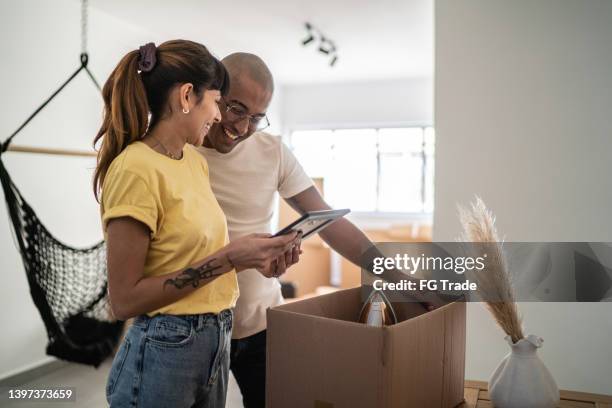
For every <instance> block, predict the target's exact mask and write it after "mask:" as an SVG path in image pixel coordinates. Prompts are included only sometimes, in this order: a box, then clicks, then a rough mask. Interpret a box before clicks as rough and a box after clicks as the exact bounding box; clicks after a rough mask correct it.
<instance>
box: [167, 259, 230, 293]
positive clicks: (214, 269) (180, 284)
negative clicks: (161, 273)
mask: <svg viewBox="0 0 612 408" xmlns="http://www.w3.org/2000/svg"><path fill="white" fill-rule="evenodd" d="M214 261H216V259H215V258H213V259H211V260H210V261H207V262H205V263H204V264H203V265H201V266H198V267H197V268H188V269H185V270H184V271H183V272H182V273H181V274H180V275H179V276H177V277H176V278H171V279H168V280H166V281H165V282H164V288H165V287H166V285H172V286H174V287H175V288H177V289H183V288H184V287H186V286H188V285H191V286H193V287H194V288H197V287H198V285H199V284H200V280H202V279H208V278H212V277H215V276H219V275H222V274H223V272H219V271H218V269H219V268H221V267H222V266H223V265H222V264H220V263H219V264H218V265H216V266H213V265H212V263H213V262H214Z"/></svg>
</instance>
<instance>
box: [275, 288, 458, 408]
mask: <svg viewBox="0 0 612 408" xmlns="http://www.w3.org/2000/svg"><path fill="white" fill-rule="evenodd" d="M361 304H362V303H361V295H360V288H353V289H346V290H341V291H337V292H334V293H330V294H327V295H322V296H317V297H313V298H309V299H306V300H302V301H298V302H293V303H289V304H285V305H281V306H277V307H275V308H272V309H268V331H267V353H268V354H267V378H266V383H267V386H266V393H267V394H266V399H267V407H268V408H287V407H291V408H301V407H304V408H306V407H308V408H357V407H363V408H379V407H380V408H397V407H402V408H406V407H414V408H434V407H436V408H450V407H454V406H456V405H458V404H460V403H462V402H463V386H464V370H465V310H466V308H465V303H463V302H455V303H450V304H448V305H446V306H443V307H441V308H439V309H436V310H434V311H432V312H425V309H424V308H423V307H422V306H421V305H420V304H418V303H394V307H395V309H396V313H397V315H398V316H397V317H398V320H399V323H397V324H395V325H392V326H386V327H383V328H377V327H369V326H366V325H365V324H361V323H359V322H358V321H357V319H358V315H359V311H360V308H361Z"/></svg>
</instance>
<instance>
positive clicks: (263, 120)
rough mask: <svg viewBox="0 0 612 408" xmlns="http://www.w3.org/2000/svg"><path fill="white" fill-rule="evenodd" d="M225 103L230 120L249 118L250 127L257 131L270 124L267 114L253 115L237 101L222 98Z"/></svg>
mask: <svg viewBox="0 0 612 408" xmlns="http://www.w3.org/2000/svg"><path fill="white" fill-rule="evenodd" d="M222 100H223V103H224V104H225V113H226V114H227V118H228V119H229V121H230V122H240V121H242V120H244V119H248V120H249V127H250V128H251V129H255V130H256V131H260V130H264V129H266V128H267V127H268V126H270V121H269V120H268V117H267V116H266V115H265V114H259V115H251V114H249V113H248V112H247V111H246V110H245V109H244V107H243V106H241V105H238V104H236V103H231V102H229V103H228V102H226V101H225V99H222Z"/></svg>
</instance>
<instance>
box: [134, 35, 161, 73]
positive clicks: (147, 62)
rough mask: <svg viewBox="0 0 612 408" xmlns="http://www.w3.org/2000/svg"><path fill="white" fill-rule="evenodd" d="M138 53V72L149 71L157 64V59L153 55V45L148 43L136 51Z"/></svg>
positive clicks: (154, 51)
mask: <svg viewBox="0 0 612 408" xmlns="http://www.w3.org/2000/svg"><path fill="white" fill-rule="evenodd" d="M138 52H139V53H140V58H138V70H140V72H149V71H151V70H152V69H153V68H154V67H155V63H156V62H157V57H156V55H155V53H156V52H157V47H156V46H155V43H152V42H150V43H148V44H145V45H143V46H142V47H140V48H139V49H138Z"/></svg>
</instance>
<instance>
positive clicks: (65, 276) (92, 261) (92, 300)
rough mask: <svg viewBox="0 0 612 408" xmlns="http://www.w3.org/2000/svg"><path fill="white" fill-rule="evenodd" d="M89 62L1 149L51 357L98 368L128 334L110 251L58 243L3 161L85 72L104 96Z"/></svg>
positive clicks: (12, 212) (0, 173)
mask: <svg viewBox="0 0 612 408" xmlns="http://www.w3.org/2000/svg"><path fill="white" fill-rule="evenodd" d="M87 62H88V57H87V53H85V52H84V53H83V54H81V65H80V67H79V68H78V69H77V70H76V71H75V72H74V73H73V74H72V75H71V76H70V77H69V78H68V80H66V82H64V83H63V84H62V85H61V86H60V87H59V89H58V90H57V91H55V92H54V93H53V94H52V95H51V96H50V97H49V98H48V99H47V100H46V101H45V102H44V103H43V104H42V105H41V106H40V107H39V108H38V109H37V110H36V111H35V112H34V113H33V114H32V115H30V117H29V118H28V119H27V120H26V121H25V122H24V123H23V124H22V125H21V126H20V127H19V128H18V129H17V130H16V131H15V132H14V133H13V134H12V135H11V136H10V137H9V138H8V139H7V140H6V141H5V142H4V143H3V144H2V145H1V146H0V182H1V183H2V189H3V190H4V198H5V200H6V204H7V207H8V212H9V216H10V218H11V223H12V226H13V229H14V232H15V238H16V241H17V244H18V246H19V251H20V252H21V258H22V260H23V264H24V267H25V272H26V275H27V279H28V284H29V286H30V293H31V295H32V299H33V300H34V304H35V305H36V307H37V309H38V311H39V312H40V315H41V317H42V320H43V321H44V323H45V327H46V330H47V336H48V338H49V342H48V344H47V354H49V355H52V356H55V357H58V358H60V359H62V360H67V361H72V362H77V363H84V364H88V365H93V366H95V367H97V366H98V365H100V363H101V362H102V361H104V360H105V359H106V358H107V357H108V356H109V355H110V354H112V353H113V351H114V349H115V347H116V345H117V343H118V341H119V338H120V335H121V332H122V329H123V322H121V321H112V319H111V318H110V313H109V307H108V298H107V275H106V246H105V244H104V242H103V241H102V242H99V243H98V244H96V245H94V246H92V247H90V248H85V249H78V248H72V247H69V246H68V245H65V244H63V243H62V242H60V241H59V240H57V239H56V238H55V237H54V236H53V235H52V234H51V233H50V232H49V231H48V230H47V228H45V226H44V225H43V223H42V222H41V221H40V220H39V219H38V217H37V216H36V213H35V212H34V210H33V209H32V207H31V206H30V205H29V204H28V203H27V202H26V200H25V199H24V198H23V196H22V195H21V193H20V192H19V190H18V189H17V187H16V186H15V184H14V183H13V181H12V180H11V177H10V175H9V173H8V171H7V169H6V167H5V165H4V162H3V161H2V154H3V153H5V152H6V151H7V149H8V147H9V145H10V143H11V141H12V139H13V138H14V137H15V136H16V135H17V134H18V133H19V132H20V131H21V130H22V129H23V128H24V127H25V126H26V125H27V124H28V123H29V122H30V121H31V120H32V119H33V118H34V117H35V116H36V115H37V114H38V113H39V112H40V111H41V110H42V109H43V108H44V107H45V106H46V105H47V104H48V103H49V102H50V101H51V100H52V99H53V98H54V97H55V96H57V94H59V92H60V91H61V90H62V89H64V87H65V86H66V85H68V84H69V83H70V82H71V81H72V80H73V79H74V78H75V77H76V76H77V75H78V74H79V73H80V72H81V71H85V72H86V73H87V75H88V76H89V78H90V79H91V80H92V82H93V83H94V85H95V86H96V87H97V88H98V90H100V86H99V85H98V82H97V81H96V79H95V78H94V76H93V75H92V73H91V71H90V70H89V69H88V68H87Z"/></svg>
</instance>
